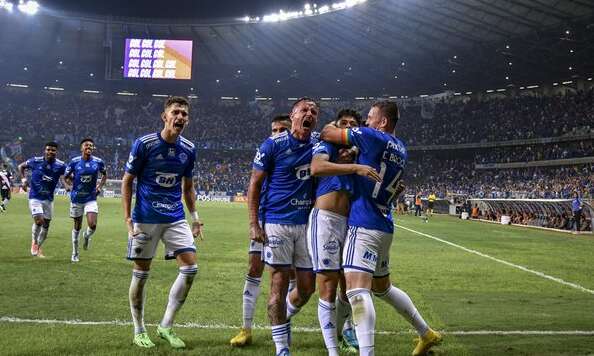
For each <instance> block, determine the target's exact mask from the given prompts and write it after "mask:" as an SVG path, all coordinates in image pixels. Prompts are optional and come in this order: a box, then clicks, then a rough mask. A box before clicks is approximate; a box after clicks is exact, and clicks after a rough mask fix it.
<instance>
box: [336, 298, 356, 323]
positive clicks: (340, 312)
mask: <svg viewBox="0 0 594 356" xmlns="http://www.w3.org/2000/svg"><path fill="white" fill-rule="evenodd" d="M350 317H351V305H350V304H349V301H348V300H342V298H341V297H340V293H339V294H338V295H337V296H336V328H337V331H338V332H342V330H348V329H352V328H353V325H352V323H351V321H350V319H349V318H350ZM341 327H342V330H341V329H340V328H341Z"/></svg>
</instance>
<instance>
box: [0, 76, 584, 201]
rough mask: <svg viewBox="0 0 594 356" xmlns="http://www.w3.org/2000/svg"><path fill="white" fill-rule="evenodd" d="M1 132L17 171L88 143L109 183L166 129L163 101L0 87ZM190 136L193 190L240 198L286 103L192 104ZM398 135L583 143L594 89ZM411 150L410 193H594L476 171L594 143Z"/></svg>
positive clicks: (555, 170) (571, 177) (405, 115)
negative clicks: (150, 135)
mask: <svg viewBox="0 0 594 356" xmlns="http://www.w3.org/2000/svg"><path fill="white" fill-rule="evenodd" d="M2 90H3V92H2V95H0V118H1V119H2V122H3V123H5V124H4V125H3V126H2V132H0V144H1V146H2V147H1V149H2V151H1V152H0V155H2V159H3V160H7V161H11V160H12V162H13V166H14V164H16V163H18V162H20V161H22V160H23V159H25V158H27V157H30V156H32V155H39V154H41V150H42V148H43V147H42V145H43V143H44V142H46V141H57V142H58V143H60V145H61V152H60V158H62V159H65V160H67V159H69V158H71V157H73V156H75V155H78V154H79V146H78V145H79V142H80V140H81V138H83V137H92V138H93V139H94V140H95V142H96V145H97V148H98V150H97V152H96V154H97V156H99V157H102V158H103V159H104V160H105V162H106V165H107V170H108V175H109V177H110V178H115V179H119V178H121V176H122V175H123V169H124V165H125V162H126V159H127V156H128V152H129V149H130V145H131V144H132V142H133V140H134V139H135V138H136V137H139V136H141V135H142V134H145V133H147V132H151V131H156V130H158V129H159V127H160V126H161V122H160V119H159V118H160V113H161V111H162V109H163V107H162V105H163V99H162V98H153V97H145V96H137V97H134V96H126V97H124V96H108V95H103V94H101V95H95V94H76V95H69V94H68V93H62V92H32V91H30V92H22V91H21V90H20V89H15V90H9V89H6V88H5V89H2ZM191 103H192V107H191V111H190V115H191V119H190V125H189V126H188V128H187V130H186V132H185V133H184V136H186V137H187V138H189V139H191V140H192V141H193V142H194V143H196V146H197V148H198V158H197V166H196V170H195V172H196V184H197V188H198V189H199V190H201V191H225V192H231V193H237V192H244V191H245V190H246V189H247V180H248V179H249V171H250V165H251V163H250V162H251V159H252V156H253V154H254V152H255V148H256V147H257V146H258V145H259V143H260V142H261V141H262V140H263V139H264V138H265V137H267V136H268V135H269V130H270V119H271V118H272V116H273V115H275V114H278V113H283V112H287V111H288V110H289V108H290V102H289V101H279V102H275V101H272V100H270V101H255V100H252V101H249V100H248V101H240V100H221V99H216V100H215V99H209V100H199V101H198V100H192V102H191ZM369 104H370V103H369V101H322V102H321V115H320V117H321V120H320V121H321V122H320V124H319V127H321V126H322V125H323V123H325V122H328V121H329V120H330V119H332V118H333V117H334V115H335V113H336V112H337V111H338V110H339V109H342V108H345V107H352V108H355V109H357V110H359V111H361V113H362V114H363V116H365V114H366V112H365V110H366V108H368V107H369ZM401 109H402V113H401V117H402V118H401V120H400V122H399V124H398V127H397V135H398V136H400V137H402V138H403V140H404V141H405V142H407V144H408V146H420V145H435V144H459V143H469V142H474V143H479V142H493V141H505V140H512V139H522V138H543V137H563V136H578V135H584V134H592V133H594V127H592V126H591V124H592V122H594V94H593V91H592V90H589V91H587V92H579V93H574V94H567V95H565V96H552V97H527V96H516V97H510V98H504V99H490V100H485V101H481V102H477V101H473V100H471V101H468V102H465V103H464V102H461V101H451V102H443V103H438V104H436V105H434V106H433V105H429V107H421V106H415V105H411V104H410V103H409V104H407V105H402V106H401ZM431 152H435V151H420V150H411V151H410V163H409V165H408V167H407V169H406V173H405V177H404V179H405V181H406V183H407V185H408V186H409V189H410V190H411V191H413V190H417V189H420V190H422V191H430V190H431V191H435V192H436V193H437V194H438V195H439V196H442V197H444V196H446V195H451V194H459V195H466V196H476V197H492V198H513V197H515V198H565V197H568V196H570V195H571V192H572V191H574V190H576V189H577V190H580V191H582V194H583V195H584V196H585V197H592V196H593V195H594V187H593V183H592V182H594V174H593V173H594V166H593V165H592V164H581V165H573V166H557V167H530V168H515V169H478V168H477V167H476V164H477V163H478V164H485V163H487V164H488V163H502V162H503V163H504V162H528V161H539V160H551V159H560V158H574V157H591V156H594V148H593V144H592V139H583V140H573V141H567V142H556V143H549V144H543V143H540V144H531V145H521V144H519V145H516V146H506V147H499V148H476V149H466V150H442V151H441V152H440V153H439V154H437V153H431Z"/></svg>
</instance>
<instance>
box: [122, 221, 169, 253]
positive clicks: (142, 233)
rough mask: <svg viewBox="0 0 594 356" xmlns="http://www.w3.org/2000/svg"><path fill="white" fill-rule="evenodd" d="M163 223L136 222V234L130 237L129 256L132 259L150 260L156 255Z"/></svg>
mask: <svg viewBox="0 0 594 356" xmlns="http://www.w3.org/2000/svg"><path fill="white" fill-rule="evenodd" d="M162 230H163V225H162V224H142V223H134V232H135V235H134V236H129V237H128V253H127V258H128V259H129V260H132V261H143V260H144V261H150V260H152V259H153V257H155V252H156V251H157V246H158V244H159V241H160V240H161V234H162Z"/></svg>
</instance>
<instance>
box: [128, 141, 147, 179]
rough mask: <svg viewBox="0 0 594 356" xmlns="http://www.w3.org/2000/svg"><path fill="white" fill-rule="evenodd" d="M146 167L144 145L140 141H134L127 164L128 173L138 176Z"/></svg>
mask: <svg viewBox="0 0 594 356" xmlns="http://www.w3.org/2000/svg"><path fill="white" fill-rule="evenodd" d="M143 165H144V144H143V143H142V141H140V140H138V139H137V140H136V141H134V144H133V145H132V150H131V151H130V156H129V157H128V162H127V163H126V172H127V173H130V174H133V175H135V176H136V175H138V174H139V173H140V171H141V170H142V167H143Z"/></svg>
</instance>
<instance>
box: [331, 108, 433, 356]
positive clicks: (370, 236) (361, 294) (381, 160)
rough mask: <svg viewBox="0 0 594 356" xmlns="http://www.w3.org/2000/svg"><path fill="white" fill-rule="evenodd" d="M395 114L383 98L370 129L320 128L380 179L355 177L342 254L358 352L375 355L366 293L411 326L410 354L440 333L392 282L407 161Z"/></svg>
mask: <svg viewBox="0 0 594 356" xmlns="http://www.w3.org/2000/svg"><path fill="white" fill-rule="evenodd" d="M398 118H399V112H398V106H397V105H396V103H394V102H389V101H382V102H377V103H375V104H373V105H372V107H371V110H370V111H369V114H368V116H367V126H368V127H364V128H352V129H339V128H337V127H334V126H330V125H328V126H326V127H325V128H324V130H323V132H322V139H323V140H325V141H329V142H332V143H335V144H342V145H349V144H352V145H355V146H357V147H358V148H359V150H360V153H359V156H358V158H357V163H359V164H364V165H369V166H371V167H373V168H374V169H376V170H378V171H379V175H380V177H381V182H377V183H374V182H373V181H371V180H369V179H367V178H365V177H362V176H359V175H356V176H354V177H353V180H354V183H355V187H356V190H355V196H354V198H353V200H352V204H351V211H350V214H349V235H348V237H347V241H346V244H345V247H344V252H343V268H344V272H345V278H346V284H347V296H348V297H349V302H350V303H351V306H352V309H353V321H354V323H355V328H356V330H357V338H358V340H359V352H360V355H373V354H374V333H375V317H376V316H375V309H374V306H373V301H372V299H371V293H370V291H373V292H374V294H375V295H376V296H377V297H379V298H380V299H382V300H384V301H385V302H387V303H388V304H390V305H391V306H393V307H394V308H395V309H396V310H397V311H398V313H400V314H401V315H403V316H404V317H405V318H406V320H407V321H408V322H410V323H411V324H412V325H413V326H414V328H415V329H416V331H417V333H418V334H419V336H420V338H419V341H418V343H417V346H416V347H415V349H414V351H413V355H423V354H425V353H426V352H427V351H428V350H429V348H431V347H432V346H433V345H435V344H437V343H439V342H440V341H441V335H440V334H439V333H437V332H436V331H434V330H432V329H431V328H430V327H429V326H428V325H427V323H426V322H425V320H423V317H422V316H421V314H420V313H419V312H418V311H417V309H416V307H415V306H414V304H413V302H412V301H411V299H410V297H409V296H408V295H407V294H406V293H405V292H404V291H402V290H400V289H398V288H396V287H395V286H393V285H392V283H391V281H390V272H389V262H390V255H389V253H390V246H391V244H392V235H393V233H394V222H393V220H392V203H393V200H394V198H395V195H396V194H397V193H398V191H397V183H398V181H399V179H400V177H401V175H402V172H403V169H404V166H405V165H406V159H407V152H406V147H405V146H404V143H403V142H402V141H400V139H398V138H396V137H395V136H394V129H395V127H396V122H397V121H398Z"/></svg>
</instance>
